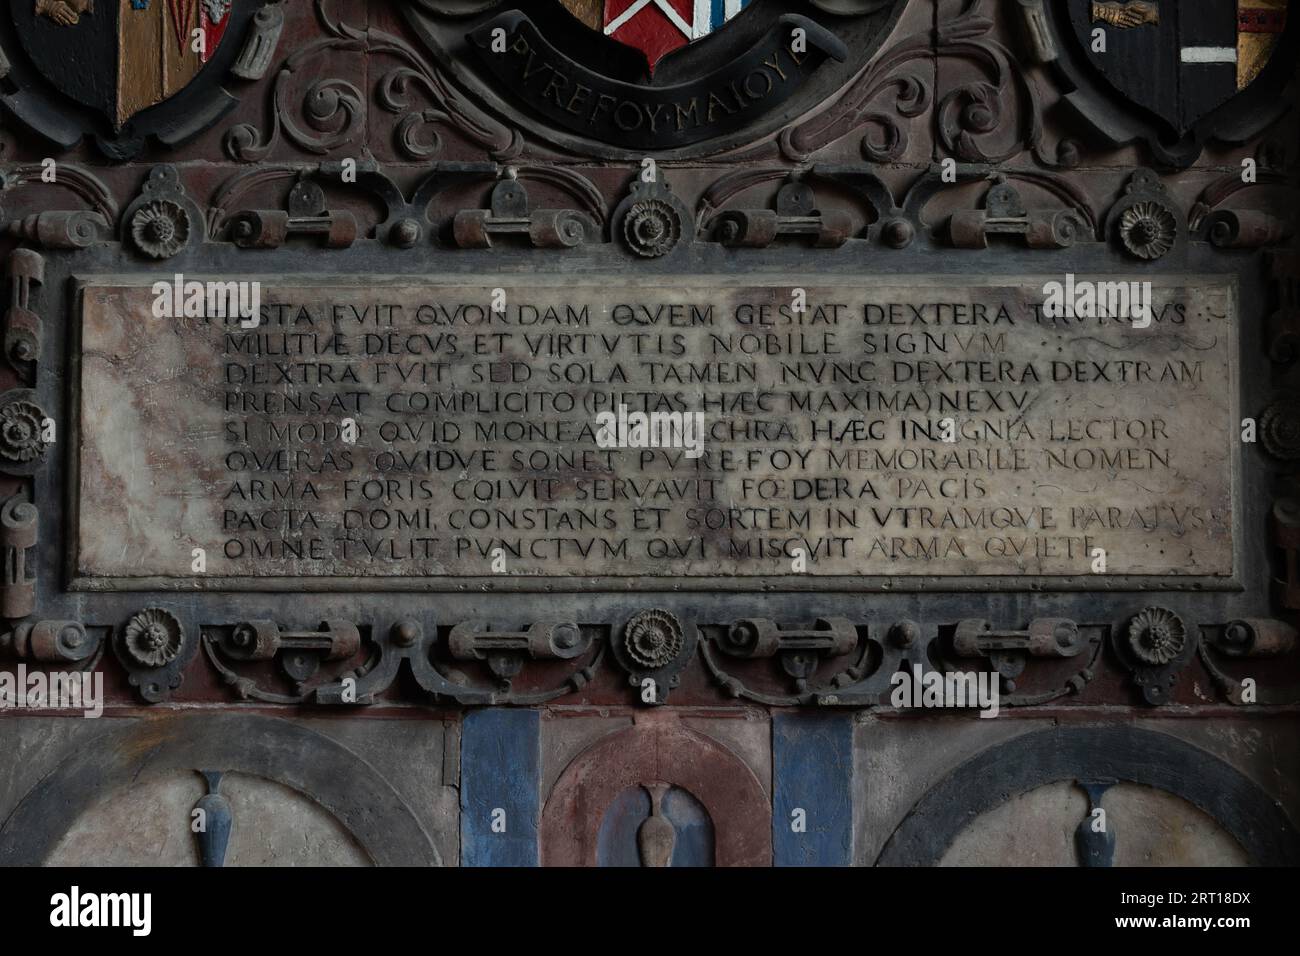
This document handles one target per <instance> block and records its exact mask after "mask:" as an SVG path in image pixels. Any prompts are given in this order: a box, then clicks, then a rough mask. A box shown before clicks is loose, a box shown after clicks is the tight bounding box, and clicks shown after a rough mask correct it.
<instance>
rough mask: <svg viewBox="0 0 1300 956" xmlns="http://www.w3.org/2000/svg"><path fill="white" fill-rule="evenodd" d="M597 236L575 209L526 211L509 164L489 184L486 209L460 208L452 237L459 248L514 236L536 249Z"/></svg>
mask: <svg viewBox="0 0 1300 956" xmlns="http://www.w3.org/2000/svg"><path fill="white" fill-rule="evenodd" d="M596 235H597V227H596V223H595V222H593V221H592V220H591V218H590V217H589V216H587V215H586V214H585V213H582V212H579V211H578V210H576V209H534V210H532V211H531V212H530V211H529V201H528V191H527V190H526V189H525V188H524V184H523V183H522V182H520V180H519V178H518V173H517V171H516V170H515V169H514V168H513V167H507V168H506V169H504V170H503V171H502V178H501V180H500V181H499V182H497V184H496V185H495V186H493V187H492V198H491V202H490V208H488V209H462V210H461V211H460V212H458V213H456V217H455V219H454V220H453V221H452V238H453V240H454V241H455V243H456V245H458V246H459V247H460V248H462V249H490V248H491V247H492V242H493V239H501V238H509V237H518V238H522V239H526V240H527V241H528V243H529V244H531V245H532V246H533V247H534V248H537V249H570V248H573V247H574V246H580V245H582V244H583V243H585V242H588V241H589V240H591V239H592V238H594V237H595V236H596Z"/></svg>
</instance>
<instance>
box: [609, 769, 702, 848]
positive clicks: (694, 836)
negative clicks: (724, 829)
mask: <svg viewBox="0 0 1300 956" xmlns="http://www.w3.org/2000/svg"><path fill="white" fill-rule="evenodd" d="M659 809H660V811H661V812H662V813H663V815H664V816H665V817H666V818H667V819H668V821H669V822H670V823H671V824H672V825H673V830H674V831H676V834H677V841H676V842H675V843H674V844H673V858H672V864H671V865H672V866H674V867H683V866H712V865H713V821H712V820H710V819H709V813H708V811H707V810H705V809H704V804H702V803H700V801H698V800H696V799H695V798H694V797H693V796H691V795H690V794H689V793H687V792H686V791H685V790H683V789H682V788H681V787H672V788H670V789H669V791H668V792H667V793H666V794H664V799H663V804H662V805H661V806H660V808H659ZM649 816H650V794H649V793H647V792H646V789H645V787H639V786H638V787H629V788H628V789H627V790H624V791H623V792H622V793H620V794H619V795H618V796H617V797H615V798H614V802H613V803H611V804H610V806H609V809H608V810H606V811H605V818H604V819H603V820H602V821H601V823H600V833H599V835H598V836H597V838H596V865H597V866H640V865H641V851H640V849H639V848H638V845H637V831H638V830H640V828H641V824H642V823H644V822H645V821H646V819H647V818H648V817H649Z"/></svg>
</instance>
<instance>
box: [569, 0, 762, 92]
mask: <svg viewBox="0 0 1300 956" xmlns="http://www.w3.org/2000/svg"><path fill="white" fill-rule="evenodd" d="M562 2H563V3H564V6H565V7H566V8H568V10H569V12H570V13H572V14H573V15H574V16H575V17H577V18H578V19H579V20H581V21H582V22H583V23H585V24H587V26H589V27H591V28H592V29H593V30H600V31H601V32H603V33H604V34H605V35H606V36H607V37H609V38H610V39H612V40H617V41H618V42H619V43H623V44H625V45H627V46H630V47H634V48H635V49H637V50H640V51H641V52H642V53H643V54H645V58H646V62H647V63H648V64H649V68H650V72H651V74H653V73H654V69H655V66H656V65H657V64H658V63H659V61H660V60H661V59H663V58H664V57H665V56H667V55H668V54H669V53H671V52H673V51H674V50H676V49H679V48H681V47H684V46H686V44H688V43H690V42H692V41H694V40H699V39H701V38H703V37H706V36H708V35H709V34H710V33H713V32H714V31H716V30H719V29H721V28H722V27H723V26H724V25H725V24H726V23H727V21H729V20H731V19H732V17H735V16H736V15H737V14H739V13H740V12H741V11H742V10H743V9H744V8H745V7H746V6H748V5H749V3H750V0H562Z"/></svg>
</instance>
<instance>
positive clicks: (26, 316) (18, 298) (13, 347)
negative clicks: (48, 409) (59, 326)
mask: <svg viewBox="0 0 1300 956" xmlns="http://www.w3.org/2000/svg"><path fill="white" fill-rule="evenodd" d="M8 272H9V283H10V295H9V307H8V308H7V309H6V310H5V315H4V349H5V358H6V359H8V360H9V365H10V366H11V367H12V368H13V370H14V371H15V372H17V373H18V374H19V375H20V376H21V377H22V379H23V381H24V382H26V383H27V384H29V385H31V384H34V383H35V381H36V366H37V363H38V362H39V361H40V357H41V317H40V315H39V314H38V313H37V312H36V310H35V309H34V308H33V304H34V302H33V300H34V298H35V295H36V290H37V289H38V288H39V287H40V286H41V285H42V284H43V283H44V282H45V260H44V259H43V258H42V257H41V254H40V253H38V252H34V251H33V250H31V249H15V250H14V251H13V252H11V253H10V254H9V263H8Z"/></svg>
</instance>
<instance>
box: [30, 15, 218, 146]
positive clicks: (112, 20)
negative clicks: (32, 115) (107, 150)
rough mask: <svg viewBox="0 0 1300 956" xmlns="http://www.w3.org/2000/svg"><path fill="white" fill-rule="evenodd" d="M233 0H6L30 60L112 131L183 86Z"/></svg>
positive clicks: (210, 51)
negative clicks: (105, 120) (106, 122)
mask: <svg viewBox="0 0 1300 956" xmlns="http://www.w3.org/2000/svg"><path fill="white" fill-rule="evenodd" d="M233 2H234V0H13V2H12V3H11V5H10V9H11V14H10V15H11V16H12V18H13V21H14V26H15V28H16V31H17V35H18V37H19V40H20V41H21V43H22V46H23V50H24V52H25V53H26V55H27V57H28V58H29V59H30V61H31V63H32V65H33V66H34V67H35V68H36V69H37V70H38V71H39V72H40V73H41V74H42V75H43V76H44V78H45V79H46V80H47V81H48V82H49V83H50V85H52V86H53V87H54V88H55V89H57V90H58V91H59V92H60V93H62V94H64V95H65V96H67V97H69V98H71V99H72V100H74V101H75V102H77V103H79V104H81V105H83V106H87V107H90V108H91V109H93V110H95V111H97V112H98V113H100V114H102V115H103V116H104V117H106V118H107V119H108V120H109V122H110V123H111V124H112V125H113V128H114V129H118V130H120V129H121V128H122V127H123V126H124V125H125V124H126V123H127V122H128V121H129V120H131V118H132V117H134V116H136V115H138V114H140V113H142V112H144V111H145V110H148V109H150V108H152V107H154V106H157V105H159V104H161V103H163V102H165V101H167V100H169V99H171V98H172V97H174V96H175V95H176V94H178V93H180V92H181V91H182V90H184V89H185V88H186V87H187V86H188V85H189V84H190V83H191V82H193V80H194V79H195V78H196V77H197V76H198V74H199V73H200V71H202V69H203V67H204V66H205V65H206V64H207V63H208V62H209V61H210V60H211V59H212V58H213V56H214V55H215V53H216V52H217V49H218V48H219V47H220V45H221V43H222V41H223V40H224V38H225V35H226V29H227V26H228V25H229V23H230V20H231V11H232V5H233Z"/></svg>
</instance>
